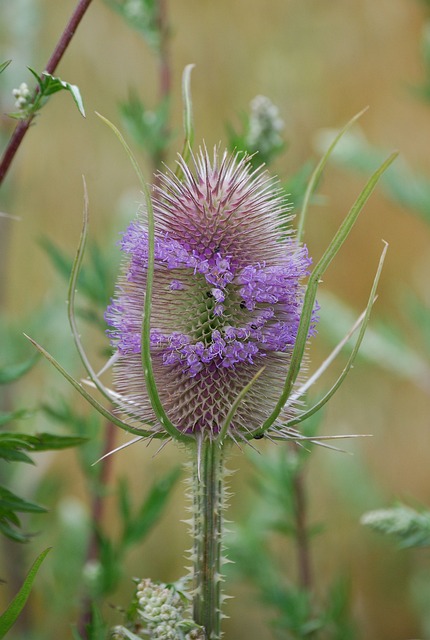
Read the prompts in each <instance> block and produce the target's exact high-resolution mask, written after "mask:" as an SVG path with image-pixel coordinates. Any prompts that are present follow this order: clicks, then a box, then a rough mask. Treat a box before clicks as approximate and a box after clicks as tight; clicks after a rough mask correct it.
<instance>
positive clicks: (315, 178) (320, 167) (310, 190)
mask: <svg viewBox="0 0 430 640" xmlns="http://www.w3.org/2000/svg"><path fill="white" fill-rule="evenodd" d="M365 111H367V107H366V108H365V109H362V110H361V111H360V112H359V113H357V114H356V115H355V116H354V117H353V118H351V120H350V121H349V122H347V123H346V125H345V126H344V127H343V128H342V129H341V130H340V131H339V133H338V134H337V135H336V137H335V138H334V140H333V141H332V142H331V144H330V146H329V148H328V149H327V151H326V152H325V154H324V155H323V157H322V158H321V160H320V161H319V163H318V164H317V166H316V168H315V170H314V171H313V173H312V176H311V179H310V180H309V183H308V186H307V189H306V191H305V195H304V198H303V205H302V209H301V211H300V214H299V218H298V219H299V223H298V226H297V240H298V242H301V240H302V238H303V233H304V228H305V220H306V214H307V210H308V206H309V202H310V199H311V197H312V195H313V194H314V192H315V190H316V188H317V187H318V183H319V181H320V179H321V176H322V173H323V171H324V168H325V166H326V164H327V162H328V160H329V158H330V156H331V154H332V153H333V150H334V148H335V146H336V145H337V143H338V142H339V141H340V140H341V138H342V137H343V136H344V135H345V133H346V132H347V131H348V130H349V129H350V128H351V127H352V125H353V124H354V123H355V122H356V121H357V120H358V119H359V118H361V116H362V115H363V113H365Z"/></svg>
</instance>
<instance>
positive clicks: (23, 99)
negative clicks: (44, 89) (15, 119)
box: [12, 82, 31, 111]
mask: <svg viewBox="0 0 430 640" xmlns="http://www.w3.org/2000/svg"><path fill="white" fill-rule="evenodd" d="M12 94H13V97H14V98H15V107H16V108H17V109H20V110H21V111H24V110H25V109H26V108H27V107H28V106H29V104H30V103H31V92H30V89H29V88H28V86H27V83H26V82H21V84H20V85H19V87H18V89H14V90H13V91H12Z"/></svg>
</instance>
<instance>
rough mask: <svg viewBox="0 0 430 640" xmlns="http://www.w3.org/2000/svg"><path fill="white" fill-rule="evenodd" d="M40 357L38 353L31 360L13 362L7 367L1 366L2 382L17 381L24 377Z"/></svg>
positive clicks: (0, 377) (0, 380) (0, 376)
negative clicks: (18, 362)
mask: <svg viewBox="0 0 430 640" xmlns="http://www.w3.org/2000/svg"><path fill="white" fill-rule="evenodd" d="M38 359H39V356H38V355H37V354H36V355H34V356H32V357H31V358H30V359H29V360H26V361H25V362H21V363H20V364H11V365H8V366H5V367H1V368H0V384H10V383H11V382H15V381H16V380H19V378H22V376H23V375H25V374H26V373H27V372H28V371H30V369H31V368H32V367H33V366H34V364H35V363H36V362H37V360H38Z"/></svg>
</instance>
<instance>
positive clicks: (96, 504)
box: [77, 422, 116, 638]
mask: <svg viewBox="0 0 430 640" xmlns="http://www.w3.org/2000/svg"><path fill="white" fill-rule="evenodd" d="M115 435H116V427H115V426H114V425H113V424H112V423H111V422H108V423H107V424H106V429H105V432H104V444H103V452H102V455H105V454H106V453H109V452H110V451H112V449H113V448H114V446H115ZM112 462H113V456H107V457H106V458H104V459H103V460H101V462H100V465H101V469H100V476H99V479H98V486H99V489H98V490H97V491H96V492H95V493H94V495H93V498H92V501H91V507H90V510H91V522H92V532H91V536H90V539H89V542H88V549H87V557H86V561H87V562H91V561H96V560H98V559H99V558H100V543H99V538H98V535H97V531H98V530H100V529H101V528H102V522H103V515H104V508H105V501H104V496H103V495H102V493H101V490H102V488H103V487H106V486H107V484H108V482H109V479H110V476H111V472H112ZM91 617H92V600H91V598H90V597H89V596H86V597H85V598H84V599H83V601H82V605H81V614H80V616H79V621H78V624H77V628H78V632H79V634H80V636H81V637H82V638H86V637H87V629H88V625H89V624H90V623H91Z"/></svg>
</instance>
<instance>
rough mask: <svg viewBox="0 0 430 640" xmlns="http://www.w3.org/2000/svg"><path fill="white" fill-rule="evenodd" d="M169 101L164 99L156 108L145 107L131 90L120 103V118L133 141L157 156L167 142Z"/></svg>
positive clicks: (168, 136) (168, 137)
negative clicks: (126, 99) (126, 98)
mask: <svg viewBox="0 0 430 640" xmlns="http://www.w3.org/2000/svg"><path fill="white" fill-rule="evenodd" d="M169 108H170V101H169V100H168V99H167V98H166V99H164V100H163V101H162V102H161V103H160V104H159V105H158V107H157V108H156V109H154V110H153V111H150V110H149V109H146V107H145V106H144V104H143V103H142V102H141V100H140V99H139V97H138V95H137V94H136V93H135V92H134V91H132V92H130V97H129V100H128V102H124V103H122V104H121V105H120V112H121V116H122V120H123V122H124V125H125V126H126V128H127V130H128V131H129V133H130V136H131V137H132V138H133V140H134V141H135V143H137V144H138V145H139V146H141V147H142V148H143V149H144V150H145V151H147V152H148V153H149V155H150V157H157V156H158V155H159V154H160V153H161V152H162V151H163V150H164V149H165V148H166V147H167V146H168V144H169V142H170V140H171V136H170V135H169V134H168V133H167V125H168V120H169Z"/></svg>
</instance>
